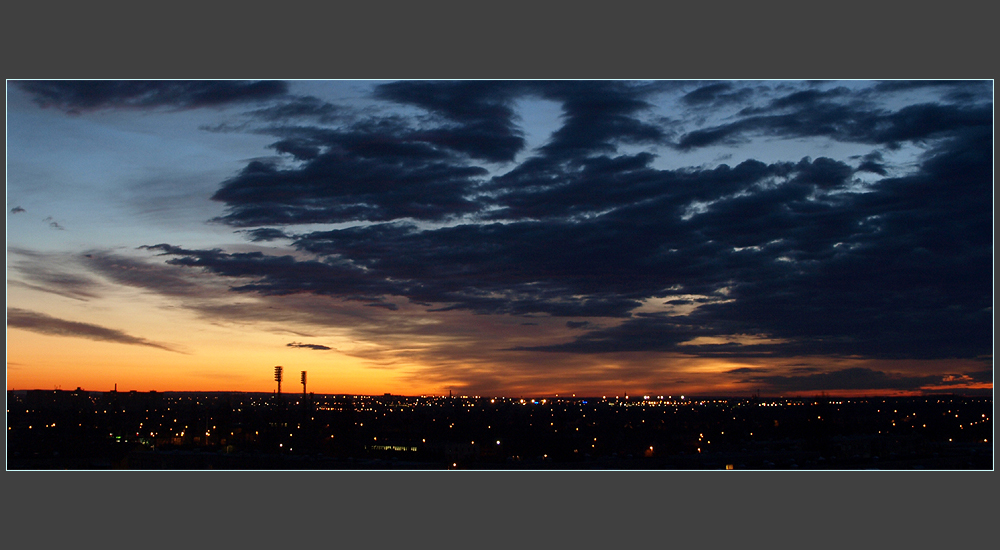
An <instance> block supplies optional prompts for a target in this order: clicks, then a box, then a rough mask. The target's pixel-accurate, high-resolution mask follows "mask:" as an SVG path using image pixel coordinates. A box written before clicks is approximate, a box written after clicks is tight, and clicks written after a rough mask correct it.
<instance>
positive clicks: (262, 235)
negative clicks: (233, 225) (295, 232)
mask: <svg viewBox="0 0 1000 550" xmlns="http://www.w3.org/2000/svg"><path fill="white" fill-rule="evenodd" d="M240 232H241V233H245V234H247V235H249V236H250V240H251V241H252V242H255V243H259V242H266V241H277V240H279V239H291V238H293V237H292V236H291V235H288V234H287V233H285V232H284V231H282V230H280V229H274V228H273V227H261V228H258V229H246V230H241V231H240Z"/></svg>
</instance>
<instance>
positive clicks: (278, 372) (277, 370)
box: [274, 366, 284, 395]
mask: <svg viewBox="0 0 1000 550" xmlns="http://www.w3.org/2000/svg"><path fill="white" fill-rule="evenodd" d="M283 370H284V367H281V366H277V367H274V381H275V382H277V383H278V395H281V371H283Z"/></svg>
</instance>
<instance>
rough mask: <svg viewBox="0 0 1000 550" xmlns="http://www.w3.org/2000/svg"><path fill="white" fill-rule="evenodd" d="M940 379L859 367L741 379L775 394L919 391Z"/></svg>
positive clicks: (938, 381)
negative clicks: (839, 391)
mask: <svg viewBox="0 0 1000 550" xmlns="http://www.w3.org/2000/svg"><path fill="white" fill-rule="evenodd" d="M941 380H942V377H941V376H933V375H930V376H906V375H899V374H890V373H885V372H882V371H877V370H873V369H868V368H863V367H856V368H849V369H842V370H838V371H833V372H822V373H814V374H806V375H801V376H783V375H767V376H750V377H747V378H745V379H743V380H742V382H743V383H746V384H754V385H758V386H762V387H764V388H766V389H767V390H768V391H773V392H793V391H833V390H857V391H863V390H869V391H877V390H918V389H920V388H921V387H923V386H928V385H934V384H938V383H940V382H941Z"/></svg>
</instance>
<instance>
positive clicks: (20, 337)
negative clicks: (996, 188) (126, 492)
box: [7, 81, 993, 396]
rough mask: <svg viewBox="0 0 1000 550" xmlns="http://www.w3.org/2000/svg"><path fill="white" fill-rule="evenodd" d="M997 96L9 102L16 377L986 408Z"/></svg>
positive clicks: (523, 93) (139, 91) (447, 91)
mask: <svg viewBox="0 0 1000 550" xmlns="http://www.w3.org/2000/svg"><path fill="white" fill-rule="evenodd" d="M992 96H993V84H992V82H990V81H958V82H944V81H931V82H909V81H884V82H879V81H845V82H800V81H761V82H757V81H710V82H700V81H699V82H694V81H652V82H626V81H580V82H577V81H555V82H545V81H527V82H522V81H499V82H492V81H430V82H419V81H398V82H367V81H291V82H242V81H194V82H184V81H152V82H146V81H120V82H119V81H69V82H63V81H31V82H28V81H23V82H22V81H9V82H8V83H7V389H8V390H22V389H52V388H61V389H74V388H77V387H81V388H83V389H86V390H93V391H106V390H110V389H112V388H115V387H117V388H118V389H119V390H120V391H128V390H138V391H150V390H156V391H239V392H270V391H274V390H275V382H274V380H273V375H272V371H273V368H274V366H276V365H282V366H284V369H285V373H286V374H285V382H284V384H283V387H282V391H283V392H286V393H295V392H301V391H302V386H301V384H300V383H299V373H300V371H307V372H308V391H310V392H315V393H317V394H324V393H325V394H366V395H381V394H383V393H386V392H391V393H393V394H398V395H448V393H449V392H454V393H455V394H468V395H484V396H491V395H496V396H529V395H531V396H543V395H556V394H560V395H571V394H577V395H616V394H621V395H625V394H626V393H628V394H631V395H640V396H641V395H643V394H648V395H660V394H678V395H679V394H687V395H751V394H754V393H761V394H765V395H775V396H777V395H784V396H808V395H818V394H825V395H829V396H873V395H888V396H903V395H921V394H934V393H958V394H970V395H989V394H992V390H993V356H992V346H993V340H992V339H993V321H992V317H993V307H992V300H993V296H992V295H993V290H992V287H993V274H992V263H993V213H992V198H993V183H992V170H993V137H992V133H993V99H992Z"/></svg>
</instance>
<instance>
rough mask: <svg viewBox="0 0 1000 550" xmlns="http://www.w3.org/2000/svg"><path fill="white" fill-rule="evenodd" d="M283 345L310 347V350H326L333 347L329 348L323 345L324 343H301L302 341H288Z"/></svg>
mask: <svg viewBox="0 0 1000 550" xmlns="http://www.w3.org/2000/svg"><path fill="white" fill-rule="evenodd" d="M285 345H286V346H288V347H290V348H305V349H312V350H316V351H327V350H331V349H333V348H331V347H329V346H324V345H321V344H303V343H302V342H289V343H288V344H285Z"/></svg>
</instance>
